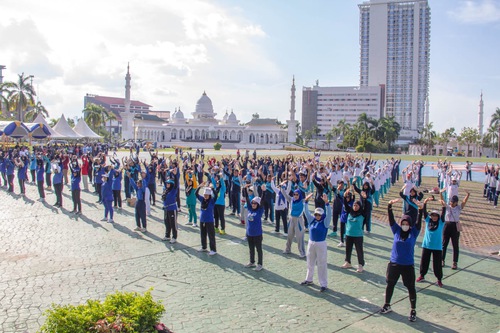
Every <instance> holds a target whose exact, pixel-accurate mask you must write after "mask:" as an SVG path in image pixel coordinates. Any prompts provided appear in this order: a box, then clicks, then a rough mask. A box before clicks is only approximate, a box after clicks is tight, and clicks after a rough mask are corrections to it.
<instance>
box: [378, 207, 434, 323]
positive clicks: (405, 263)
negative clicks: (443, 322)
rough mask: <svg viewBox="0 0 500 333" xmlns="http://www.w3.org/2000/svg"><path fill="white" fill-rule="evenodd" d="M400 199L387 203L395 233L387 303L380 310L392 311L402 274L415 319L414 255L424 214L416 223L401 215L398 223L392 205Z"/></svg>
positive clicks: (388, 270) (407, 216)
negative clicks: (395, 288)
mask: <svg viewBox="0 0 500 333" xmlns="http://www.w3.org/2000/svg"><path fill="white" fill-rule="evenodd" d="M429 199H431V198H427V199H426V201H424V203H426V202H427V201H428V200H429ZM398 201H399V199H395V200H391V201H389V204H388V205H387V215H388V217H389V224H390V226H391V230H392V233H393V234H394V242H393V243H392V251H391V259H390V261H389V264H387V273H386V282H387V287H386V289H385V303H384V306H383V307H382V308H381V309H380V311H379V312H380V313H381V314H386V313H389V312H391V311H392V309H391V299H392V294H393V293H394V287H395V286H396V283H397V282H398V280H399V277H400V276H401V277H402V279H403V284H404V285H405V287H406V288H407V289H408V296H409V298H410V305H411V310H410V316H409V317H408V320H409V321H415V320H416V316H417V311H416V306H417V290H416V289H415V266H414V264H415V260H414V257H415V243H416V242H417V237H418V235H419V234H420V226H421V224H422V214H419V215H418V218H417V222H416V224H415V225H414V221H413V219H412V217H411V216H410V215H406V214H404V215H402V216H401V219H400V220H399V224H397V223H396V220H395V219H394V213H393V212H392V205H393V204H395V203H396V202H398ZM413 204H415V205H417V206H418V204H419V202H418V201H417V200H416V199H414V200H413Z"/></svg>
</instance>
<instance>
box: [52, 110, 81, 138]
mask: <svg viewBox="0 0 500 333" xmlns="http://www.w3.org/2000/svg"><path fill="white" fill-rule="evenodd" d="M54 130H55V131H56V132H57V133H59V134H60V135H61V137H63V138H65V139H81V138H82V136H81V135H80V134H78V133H76V132H75V131H73V129H72V128H71V127H70V126H69V124H68V122H67V121H66V118H65V117H64V115H62V116H61V118H60V119H59V121H58V122H57V124H56V126H54Z"/></svg>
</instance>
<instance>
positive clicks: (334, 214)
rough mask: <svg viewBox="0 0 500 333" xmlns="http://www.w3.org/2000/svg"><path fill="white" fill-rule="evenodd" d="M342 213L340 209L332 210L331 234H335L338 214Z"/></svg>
mask: <svg viewBox="0 0 500 333" xmlns="http://www.w3.org/2000/svg"><path fill="white" fill-rule="evenodd" d="M341 213H342V209H334V210H333V212H332V222H333V232H337V230H338V229H337V228H338V225H339V218H340V214H341Z"/></svg>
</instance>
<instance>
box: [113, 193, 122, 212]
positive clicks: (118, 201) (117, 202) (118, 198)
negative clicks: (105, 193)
mask: <svg viewBox="0 0 500 333" xmlns="http://www.w3.org/2000/svg"><path fill="white" fill-rule="evenodd" d="M113 201H114V206H115V207H117V206H118V207H120V208H122V191H121V190H113Z"/></svg>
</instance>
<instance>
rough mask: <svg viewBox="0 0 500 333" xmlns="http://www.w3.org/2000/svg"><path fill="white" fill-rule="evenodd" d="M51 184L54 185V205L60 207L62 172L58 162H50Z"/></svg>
mask: <svg viewBox="0 0 500 333" xmlns="http://www.w3.org/2000/svg"><path fill="white" fill-rule="evenodd" d="M51 167H52V174H53V175H54V176H53V177H52V184H53V185H54V194H55V195H56V203H55V204H54V207H56V208H60V207H62V190H63V173H62V170H61V167H60V166H59V164H58V163H52V165H51Z"/></svg>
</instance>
